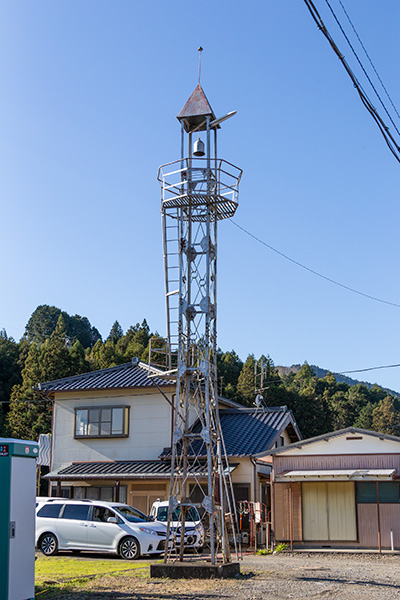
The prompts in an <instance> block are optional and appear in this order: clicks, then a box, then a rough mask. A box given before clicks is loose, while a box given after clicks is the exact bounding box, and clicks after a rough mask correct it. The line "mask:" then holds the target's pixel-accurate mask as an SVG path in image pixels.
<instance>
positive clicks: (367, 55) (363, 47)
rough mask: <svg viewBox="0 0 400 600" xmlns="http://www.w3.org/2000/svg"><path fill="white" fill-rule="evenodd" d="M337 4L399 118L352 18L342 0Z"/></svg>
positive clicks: (399, 115)
mask: <svg viewBox="0 0 400 600" xmlns="http://www.w3.org/2000/svg"><path fill="white" fill-rule="evenodd" d="M339 4H340V6H341V7H342V9H343V12H344V14H345V15H346V17H347V20H348V22H349V23H350V26H351V28H352V30H353V31H354V34H355V36H356V38H357V39H358V41H359V44H360V46H361V48H362V49H363V50H364V53H365V56H366V57H367V58H368V61H369V63H370V65H371V67H372V68H373V70H374V73H375V75H376V77H377V78H378V80H379V83H380V84H381V86H382V88H383V91H384V92H385V94H386V96H387V98H388V100H389V102H390V104H391V105H392V108H393V110H394V112H395V113H396V115H397V116H398V118H399V119H400V114H399V112H398V110H397V108H396V106H395V105H394V102H393V100H392V98H391V97H390V94H389V92H388V91H387V89H386V86H385V84H384V83H383V81H382V79H381V77H380V76H379V73H378V71H377V70H376V68H375V65H374V63H373V62H372V60H371V57H370V55H369V54H368V52H367V49H366V48H365V46H364V44H363V43H362V40H361V38H360V36H359V35H358V33H357V30H356V28H355V27H354V25H353V22H352V20H351V19H350V16H349V15H348V13H347V11H346V9H345V7H344V6H343V2H342V0H339Z"/></svg>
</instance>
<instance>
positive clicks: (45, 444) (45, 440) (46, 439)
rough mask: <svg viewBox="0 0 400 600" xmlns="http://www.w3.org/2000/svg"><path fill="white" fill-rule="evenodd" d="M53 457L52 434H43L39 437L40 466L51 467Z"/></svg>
mask: <svg viewBox="0 0 400 600" xmlns="http://www.w3.org/2000/svg"><path fill="white" fill-rule="evenodd" d="M50 456H51V435H50V433H41V434H40V435H39V456H38V461H37V463H38V465H43V466H47V467H48V466H50Z"/></svg>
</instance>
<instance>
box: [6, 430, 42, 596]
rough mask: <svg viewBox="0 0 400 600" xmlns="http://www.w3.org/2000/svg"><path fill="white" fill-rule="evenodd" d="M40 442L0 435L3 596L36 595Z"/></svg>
mask: <svg viewBox="0 0 400 600" xmlns="http://www.w3.org/2000/svg"><path fill="white" fill-rule="evenodd" d="M38 454H39V446H38V443H37V442H31V441H26V440H15V439H13V438H0V482H1V485H0V598H1V600H32V599H33V598H34V597H35V506H36V460H35V459H36V458H37V456H38Z"/></svg>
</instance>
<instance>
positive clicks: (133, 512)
mask: <svg viewBox="0 0 400 600" xmlns="http://www.w3.org/2000/svg"><path fill="white" fill-rule="evenodd" d="M113 509H114V510H116V511H117V512H119V513H120V514H121V515H122V516H123V517H124V518H125V519H126V520H127V521H129V522H130V523H145V522H147V521H150V520H151V519H149V517H148V516H147V515H145V514H144V513H142V512H140V510H138V509H137V508H133V506H113Z"/></svg>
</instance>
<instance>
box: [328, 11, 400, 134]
mask: <svg viewBox="0 0 400 600" xmlns="http://www.w3.org/2000/svg"><path fill="white" fill-rule="evenodd" d="M339 1H340V0H339ZM325 2H326V4H327V5H328V7H329V10H330V11H331V13H332V15H333V18H334V19H335V21H336V23H337V24H338V27H339V29H340V31H341V32H342V34H343V36H344V38H345V40H346V42H347V43H348V45H349V47H350V49H351V51H352V53H353V54H354V56H355V58H356V60H357V62H358V64H359V65H360V67H361V69H362V71H363V73H364V75H365V77H366V78H367V79H368V83H369V84H370V86H371V87H372V89H373V90H374V92H375V94H376V96H377V98H378V100H379V102H380V103H381V105H382V107H383V110H384V111H385V113H386V114H387V116H388V117H389V119H390V121H391V123H392V125H393V127H394V128H395V130H396V131H397V133H398V135H400V131H399V130H398V129H397V126H396V123H395V122H394V121H393V119H392V117H391V116H390V113H389V111H388V110H387V108H386V106H385V104H384V102H383V100H382V98H381V97H380V95H379V93H378V90H377V89H376V88H375V86H374V84H373V83H372V81H371V79H370V77H369V75H368V73H367V71H366V70H365V68H364V65H363V64H362V62H361V60H360V59H359V57H358V54H357V52H356V51H355V50H354V48H353V46H352V44H351V42H350V40H349V38H348V37H347V35H346V32H345V31H344V29H343V27H342V25H341V24H340V21H339V19H338V18H337V16H336V14H335V12H334V10H333V8H332V6H331V5H330V4H329V0H325ZM342 8H343V10H344V7H343V4H342ZM345 12H346V11H345ZM346 15H347V13H346ZM353 29H354V27H353ZM354 31H355V30H354Z"/></svg>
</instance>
